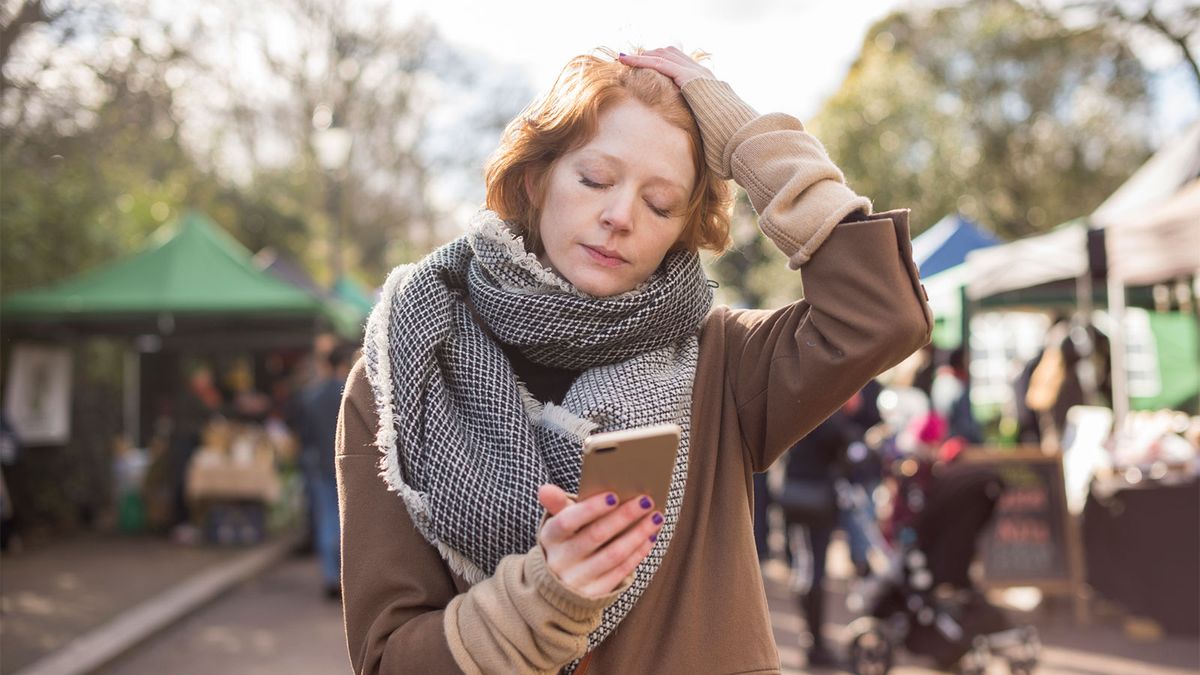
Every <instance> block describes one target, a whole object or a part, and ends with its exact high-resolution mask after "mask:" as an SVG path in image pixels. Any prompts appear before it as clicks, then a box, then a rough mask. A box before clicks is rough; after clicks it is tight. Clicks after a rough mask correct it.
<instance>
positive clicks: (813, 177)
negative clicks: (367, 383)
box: [683, 78, 933, 471]
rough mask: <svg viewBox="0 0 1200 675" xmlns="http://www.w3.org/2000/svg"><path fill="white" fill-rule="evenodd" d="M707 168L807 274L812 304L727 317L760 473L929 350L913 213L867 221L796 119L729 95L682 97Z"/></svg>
mask: <svg viewBox="0 0 1200 675" xmlns="http://www.w3.org/2000/svg"><path fill="white" fill-rule="evenodd" d="M683 94H684V96H685V98H686V99H687V101H688V104H689V105H690V106H691V108H692V112H693V114H695V116H696V120H697V123H698V124H699V126H700V129H701V134H702V136H703V139H704V147H705V157H706V161H707V162H708V165H709V168H710V169H712V170H713V171H715V172H716V173H717V174H718V175H721V176H723V177H726V178H729V177H732V178H733V179H734V180H736V181H737V183H738V184H739V185H741V186H742V187H743V188H745V189H746V192H747V194H748V196H749V197H750V202H751V204H752V205H753V206H754V209H755V212H756V213H758V220H759V226H760V227H761V229H762V231H763V233H764V234H765V235H766V236H767V237H769V238H770V239H771V240H772V242H774V243H775V245H776V246H777V247H778V248H779V249H780V250H781V251H783V253H784V254H785V255H787V256H788V265H789V267H791V268H792V269H802V270H803V275H804V291H805V298H804V299H803V300H801V301H799V302H796V303H793V304H791V305H789V306H787V307H784V308H782V309H780V310H776V311H742V312H727V313H725V314H723V315H722V316H721V317H720V319H721V320H722V321H723V322H724V324H723V326H724V330H725V344H726V363H725V364H724V365H725V368H726V369H727V370H726V382H730V383H731V386H732V387H733V392H732V394H733V400H734V401H735V404H736V405H737V411H738V422H739V425H740V427H741V432H742V438H743V442H744V444H745V448H746V452H747V454H748V459H749V464H750V465H751V467H753V469H754V470H756V471H763V470H766V468H767V467H769V466H770V465H771V463H772V462H774V461H775V459H776V458H778V457H779V455H780V454H782V453H783V452H784V451H786V450H787V448H788V447H790V446H791V445H792V444H793V443H794V442H795V441H796V440H797V439H799V438H800V437H802V436H803V435H804V434H806V433H807V432H808V431H810V430H811V429H812V428H813V427H815V426H816V425H817V424H819V423H820V422H821V421H822V420H824V419H825V418H826V417H828V416H829V415H830V414H831V413H832V412H833V411H834V410H836V409H837V408H838V407H839V406H840V405H841V404H842V403H844V402H845V401H846V399H848V398H849V397H850V396H851V395H852V394H853V393H854V392H855V391H857V390H858V389H859V388H860V387H862V386H863V385H864V384H865V383H866V382H867V381H868V380H870V379H871V378H872V377H874V376H875V375H877V374H879V373H880V372H881V371H883V370H886V369H887V368H890V367H891V366H893V365H895V364H896V363H899V362H900V361H901V360H903V359H904V358H905V357H907V356H908V355H909V354H911V353H912V352H914V351H916V350H917V349H919V348H920V347H921V346H922V345H924V344H926V343H927V342H928V341H929V338H930V335H931V333H932V330H933V320H932V314H931V313H930V311H929V307H928V305H927V303H926V299H925V297H924V289H923V288H922V287H921V284H920V282H919V280H918V275H917V270H916V267H915V265H914V264H913V261H912V251H911V247H910V242H909V233H908V211H906V210H902V211H891V212H887V213H881V214H876V215H874V216H871V215H869V214H870V213H871V204H870V201H869V200H867V199H865V198H864V197H860V196H858V195H856V194H855V193H854V192H853V191H852V190H851V189H850V188H849V187H848V186H847V185H846V183H845V179H844V177H843V175H842V172H841V171H840V170H839V169H838V168H837V166H836V165H834V163H833V161H832V160H830V158H829V156H828V155H827V154H826V152H825V149H824V147H823V146H822V145H821V144H820V142H819V141H818V140H817V139H816V138H814V137H813V136H812V135H810V134H809V133H808V132H806V131H805V130H804V127H803V125H802V124H801V123H800V122H799V120H796V119H795V118H794V117H791V116H789V115H783V114H779V113H773V114H770V115H761V116H760V115H757V113H755V112H754V111H753V109H751V108H750V107H749V106H747V105H746V104H745V103H743V102H742V101H741V99H739V98H737V96H736V95H735V94H734V93H733V92H732V90H731V89H730V88H729V86H728V85H727V84H725V83H724V82H719V81H716V80H711V79H707V78H701V79H697V80H693V81H691V82H689V83H688V84H686V85H685V86H684V88H683Z"/></svg>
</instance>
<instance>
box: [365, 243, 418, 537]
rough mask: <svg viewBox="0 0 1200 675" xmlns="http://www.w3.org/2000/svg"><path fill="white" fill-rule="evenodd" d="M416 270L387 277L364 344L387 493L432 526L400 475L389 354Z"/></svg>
mask: <svg viewBox="0 0 1200 675" xmlns="http://www.w3.org/2000/svg"><path fill="white" fill-rule="evenodd" d="M415 267H416V266H415V265H399V266H397V267H396V269H394V270H392V272H391V274H389V275H388V278H387V281H385V282H384V284H383V289H382V290H381V291H380V296H379V297H380V301H379V302H377V303H375V309H373V310H372V311H371V316H370V318H368V319H367V330H366V337H365V343H366V344H367V345H368V346H369V347H370V350H369V356H370V358H368V359H367V381H368V382H370V384H371V389H372V390H373V391H374V392H375V412H376V413H377V414H378V415H379V428H378V429H377V430H376V432H375V447H376V448H377V449H378V450H379V452H380V453H382V457H380V458H379V475H380V477H381V478H383V481H384V483H386V484H387V486H388V489H390V490H391V491H392V492H395V493H398V494H399V495H401V496H402V497H403V498H404V503H405V505H406V506H408V511H409V515H411V516H412V517H413V521H414V523H422V524H423V523H427V522H429V517H430V514H429V509H428V506H426V505H424V504H422V502H423V501H424V499H423V497H422V495H421V494H420V493H419V492H417V491H416V490H413V489H412V488H410V487H409V486H408V485H406V484H405V483H404V478H403V476H401V474H400V459H399V457H398V455H397V451H396V437H397V434H396V424H395V417H394V414H395V413H394V410H393V407H392V384H391V383H392V363H391V357H390V356H389V354H388V332H387V327H388V323H389V322H390V321H391V315H392V298H393V297H395V295H396V293H398V292H399V291H400V288H401V286H403V284H404V282H405V281H406V280H407V279H408V278H409V277H410V275H411V274H412V271H413V269H414V268H415ZM410 495H411V496H410ZM422 531H424V530H422Z"/></svg>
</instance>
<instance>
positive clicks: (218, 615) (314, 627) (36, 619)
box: [0, 535, 1200, 675]
mask: <svg viewBox="0 0 1200 675" xmlns="http://www.w3.org/2000/svg"><path fill="white" fill-rule="evenodd" d="M295 549H296V542H295V540H293V539H287V538H283V539H274V540H271V541H268V542H266V543H264V544H261V545H258V546H253V547H220V546H183V545H179V544H175V543H173V542H171V541H169V540H166V539H157V538H151V537H121V536H104V535H88V536H85V537H79V538H75V539H71V540H67V541H61V542H56V543H53V544H50V545H47V546H44V547H40V548H37V549H35V550H28V551H24V552H21V553H15V554H8V553H6V554H4V556H3V557H2V558H0V612H2V614H0V616H2V619H3V620H2V621H0V673H4V674H7V673H15V674H17V675H47V674H50V673H54V674H57V675H74V674H76V673H100V674H101V675H141V674H142V673H161V672H170V673H179V674H181V675H189V674H191V673H196V674H197V675H198V674H201V673H212V672H237V673H275V672H289V673H294V674H298V675H304V674H306V673H312V674H314V675H315V674H316V673H323V674H324V673H336V672H348V671H349V666H348V660H347V659H346V655H345V643H344V641H343V638H342V635H341V616H340V611H339V609H338V607H337V606H336V605H335V604H331V603H329V602H327V601H325V600H323V599H322V598H321V597H320V593H319V589H320V582H319V573H318V571H317V565H316V562H315V560H313V559H312V558H311V557H297V556H295V555H293V553H294V551H295ZM844 558H845V548H844V546H842V545H841V544H840V542H839V541H835V543H834V546H833V547H832V550H831V558H830V564H829V571H830V580H829V587H830V593H831V595H832V596H834V597H831V598H830V600H829V602H828V606H829V614H830V616H829V617H828V620H827V623H826V625H825V626H824V627H823V631H824V632H825V634H826V636H827V637H829V638H831V640H832V644H844V641H845V638H846V630H845V624H846V622H848V621H849V620H850V619H851V618H852V617H851V616H850V615H849V613H848V612H846V611H845V610H844V609H843V606H844V604H843V603H842V602H840V601H839V600H840V597H839V596H841V595H843V594H844V592H845V590H846V587H847V584H848V581H847V580H848V577H849V564H848V561H846V560H844ZM764 580H765V582H766V588H767V595H768V600H769V602H770V608H771V619H772V624H773V627H774V630H775V638H776V642H777V643H778V645H779V650H780V657H781V660H782V664H783V672H784V674H785V675H795V674H798V673H805V672H812V673H834V672H844V671H839V670H831V669H807V668H806V667H805V663H804V646H805V640H806V638H805V637H804V633H803V630H802V628H803V624H802V621H801V619H800V618H799V615H798V613H797V611H796V609H797V608H796V603H795V600H794V596H793V594H792V592H791V591H790V590H789V587H788V570H787V569H786V566H784V565H783V564H782V563H781V562H779V561H777V560H772V561H770V562H768V563H767V564H766V565H765V566H764ZM1012 611H1013V613H1014V617H1015V618H1016V619H1017V620H1018V621H1020V622H1027V623H1032V624H1034V625H1036V626H1037V628H1038V630H1039V632H1040V635H1041V639H1042V642H1043V644H1044V648H1043V652H1042V659H1041V664H1040V666H1039V668H1038V670H1037V672H1039V673H1045V674H1047V675H1081V674H1094V675H1140V674H1145V675H1181V674H1183V673H1197V672H1200V638H1197V637H1178V636H1155V635H1153V633H1152V632H1149V633H1148V632H1147V631H1130V630H1129V627H1128V623H1127V621H1126V618H1125V617H1121V616H1119V615H1117V614H1101V615H1097V616H1094V617H1093V621H1092V623H1091V624H1090V625H1088V626H1079V625H1077V624H1075V622H1074V620H1073V618H1072V616H1071V612H1070V611H1069V608H1067V607H1058V606H1050V607H1046V606H1043V607H1042V608H1040V609H1038V610H1035V611H1032V612H1019V611H1017V610H1012ZM892 672H893V673H896V674H897V675H924V674H926V673H935V672H938V671H935V670H932V669H931V668H930V667H929V665H928V664H925V663H922V662H921V661H919V660H918V659H914V658H912V657H906V656H904V655H901V656H900V658H899V660H898V663H897V667H896V668H895V669H894V670H893V671H892ZM1006 672H1007V669H1006V668H1005V667H1004V666H1003V665H1002V664H997V665H996V667H995V668H993V669H991V670H989V673H1006Z"/></svg>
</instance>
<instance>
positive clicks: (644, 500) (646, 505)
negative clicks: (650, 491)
mask: <svg viewBox="0 0 1200 675" xmlns="http://www.w3.org/2000/svg"><path fill="white" fill-rule="evenodd" d="M638 503H639V504H641V505H642V508H643V509H648V508H650V507H651V505H652V504H651V502H650V498H649V497H642V501H640V502H638Z"/></svg>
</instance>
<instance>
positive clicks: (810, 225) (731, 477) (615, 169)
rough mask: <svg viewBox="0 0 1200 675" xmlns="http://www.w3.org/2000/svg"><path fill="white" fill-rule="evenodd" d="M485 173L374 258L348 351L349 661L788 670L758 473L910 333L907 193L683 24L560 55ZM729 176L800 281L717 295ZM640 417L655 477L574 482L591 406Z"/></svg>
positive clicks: (623, 420) (501, 668) (905, 346)
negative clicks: (707, 254) (777, 101)
mask: <svg viewBox="0 0 1200 675" xmlns="http://www.w3.org/2000/svg"><path fill="white" fill-rule="evenodd" d="M486 177H487V194H488V198H487V209H485V210H482V211H480V212H479V213H478V214H476V216H475V217H474V218H473V219H472V222H471V226H470V229H469V231H468V233H467V234H465V235H464V236H462V237H460V238H459V239H456V240H454V241H452V242H450V243H449V244H447V245H445V246H443V247H442V248H440V249H438V250H437V251H435V252H433V253H432V254H430V255H429V256H428V257H426V258H425V259H424V260H422V261H421V262H420V263H418V264H417V265H415V266H412V267H405V268H403V269H400V270H397V271H396V272H393V274H392V275H391V276H390V277H389V279H388V281H387V283H386V284H385V286H384V290H383V292H382V297H381V299H380V301H379V303H378V304H377V305H376V307H375V310H374V311H373V314H372V317H371V320H370V321H369V323H368V326H367V335H366V338H365V341H364V355H363V358H362V359H361V360H360V361H359V363H358V364H357V365H356V366H355V368H354V370H353V371H352V372H351V375H350V381H349V385H348V387H349V388H348V390H347V392H346V398H345V402H344V404H343V409H342V415H341V428H340V430H339V434H338V459H337V461H338V488H339V495H340V496H341V498H342V501H341V511H342V528H343V529H342V542H343V548H342V566H343V577H342V583H343V589H342V590H343V605H344V611H345V625H346V636H347V642H348V647H349V652H350V657H351V661H352V664H353V667H354V670H355V671H356V672H359V673H377V672H399V671H402V670H403V671H410V670H411V671H413V672H458V671H459V670H463V671H466V672H503V673H524V672H551V673H553V672H559V671H563V670H565V671H566V672H570V673H576V674H578V673H581V672H584V671H587V670H589V669H591V672H592V675H596V674H597V673H658V672H759V671H763V672H774V671H778V670H779V668H780V666H779V653H778V650H777V648H776V647H775V643H774V640H773V637H772V631H771V624H770V618H769V614H768V611H767V607H766V600H765V595H764V592H763V587H762V580H761V574H760V572H759V568H758V562H757V556H756V555H755V551H754V549H753V543H752V542H753V536H752V531H751V530H752V523H751V500H752V495H751V494H750V492H751V484H752V479H751V475H752V473H753V472H761V471H765V470H766V469H767V468H768V467H769V466H770V465H771V463H772V462H773V461H774V460H775V459H776V458H777V457H779V456H780V455H781V454H782V453H783V452H784V451H785V450H786V449H787V448H788V447H789V446H790V445H791V444H792V443H793V442H794V440H795V439H796V438H799V437H800V436H802V435H804V433H805V432H806V431H808V430H809V429H811V428H812V427H814V426H816V425H817V424H818V423H819V422H820V421H821V420H822V419H824V418H825V417H826V416H828V415H829V414H831V413H832V412H833V411H834V410H836V409H837V408H838V406H840V405H841V404H842V403H843V402H844V401H845V400H846V399H847V398H848V397H849V396H850V395H851V394H853V393H854V392H855V391H857V390H858V389H859V388H860V387H861V386H862V385H863V384H864V383H865V382H866V381H867V380H869V379H870V378H871V377H872V376H874V375H875V374H877V373H878V372H880V371H881V370H883V369H885V368H887V367H889V366H891V365H893V364H895V363H897V362H899V361H900V360H901V359H903V358H904V357H905V356H907V355H908V354H909V353H911V352H912V351H913V350H915V349H916V348H918V347H919V346H921V345H922V344H924V343H925V342H927V341H928V339H929V334H930V330H931V320H930V315H929V310H928V307H927V306H926V305H925V303H924V301H923V300H922V298H921V294H920V291H919V282H918V280H917V274H916V270H915V266H914V265H913V264H912V258H911V253H910V252H909V248H908V237H909V235H908V231H907V213H906V212H902V211H901V212H890V213H887V214H877V215H874V216H872V215H870V204H869V202H868V200H866V199H865V198H863V197H860V196H858V195H856V194H854V193H853V192H852V191H851V190H850V189H849V188H848V187H846V185H845V183H844V181H843V178H842V175H841V172H840V171H839V170H838V169H837V167H836V166H834V165H833V163H832V162H831V161H830V160H829V158H828V156H827V155H826V154H825V152H824V150H823V149H822V147H821V146H820V144H819V143H818V142H817V141H816V139H814V138H813V137H812V136H810V135H808V134H807V133H806V132H805V131H804V130H803V127H802V126H801V125H800V123H799V122H798V121H797V120H795V119H794V118H792V117H789V116H787V115H783V114H772V115H765V116H760V115H758V114H757V113H756V112H754V111H753V109H751V108H750V107H749V106H748V105H747V104H745V103H744V102H743V101H742V100H741V99H740V98H738V97H737V96H736V94H734V93H733V90H732V89H731V88H730V87H729V85H727V84H726V83H723V82H720V81H718V80H716V79H715V78H714V77H713V75H712V73H711V72H710V71H709V70H708V69H707V68H705V67H703V66H702V65H700V64H699V63H697V62H696V61H695V60H693V59H692V58H691V57H689V56H687V55H686V54H684V53H683V52H681V51H679V50H678V49H675V48H667V49H654V50H649V51H646V52H639V53H638V54H634V55H615V54H612V53H609V52H603V53H601V54H598V55H588V56H580V57H577V58H574V59H572V60H571V61H570V63H568V65H567V67H566V68H565V69H564V70H563V72H562V74H561V75H560V77H559V79H558V81H557V82H556V83H555V85H554V86H553V87H552V89H551V91H550V92H549V93H548V94H547V95H546V96H545V97H544V98H542V99H540V100H538V101H536V102H534V103H533V104H531V105H530V106H529V107H528V108H527V109H526V110H525V111H524V112H523V113H522V114H521V115H520V116H519V117H518V118H517V119H515V120H514V121H513V122H512V123H511V124H510V125H509V127H508V129H507V130H506V132H505V135H504V138H503V140H502V142H501V147H500V149H499V150H498V152H497V153H496V155H494V156H493V158H492V160H491V161H490V163H489V166H488V170H487V172H486ZM731 177H732V178H734V179H736V180H737V181H738V182H739V183H741V184H742V185H744V186H745V187H747V188H748V190H749V193H750V199H751V202H752V203H753V205H754V207H755V209H756V211H757V212H758V213H759V214H760V223H761V225H762V227H763V230H764V231H765V233H766V234H767V235H768V236H769V237H770V238H771V239H772V240H773V241H774V242H775V243H776V244H777V245H778V246H779V248H780V249H781V250H782V251H783V253H784V254H785V255H786V256H787V257H788V258H789V259H790V266H791V267H792V268H803V269H804V273H805V287H806V294H807V297H806V298H805V299H804V300H802V301H797V302H795V303H793V304H790V305H788V306H786V307H784V308H782V309H779V310H774V311H767V310H747V311H735V310H730V309H728V308H716V309H713V307H712V289H711V287H710V286H709V284H708V280H707V278H706V277H705V275H704V272H703V270H702V268H701V266H700V264H699V257H698V251H699V249H701V248H705V249H711V250H717V251H719V250H721V249H723V248H724V247H725V246H726V245H727V243H728V241H729V237H728V229H729V207H730V204H731V198H732V192H731V191H730V189H729V185H728V184H727V183H726V182H725V181H726V180H728V179H729V178H731ZM660 423H676V424H679V425H680V426H682V427H683V429H684V430H685V432H684V436H683V440H682V441H681V443H680V447H679V458H680V459H679V463H678V467H680V468H679V470H678V471H676V472H675V474H674V476H673V479H672V487H671V492H670V494H671V498H670V499H669V500H668V503H666V504H655V503H653V501H652V500H650V498H649V497H647V496H642V497H639V498H635V499H632V500H629V501H628V502H625V503H618V500H617V499H616V497H615V495H612V494H600V495H595V496H592V497H589V498H587V499H584V500H576V499H575V498H574V497H573V496H572V493H574V492H575V491H576V490H577V489H578V485H579V473H580V464H581V443H582V441H583V439H584V438H585V437H586V436H587V435H589V434H591V433H593V432H597V431H611V430H615V429H626V428H634V427H640V426H646V425H652V424H660ZM685 490H686V495H687V496H686V499H685V498H684V494H685Z"/></svg>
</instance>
